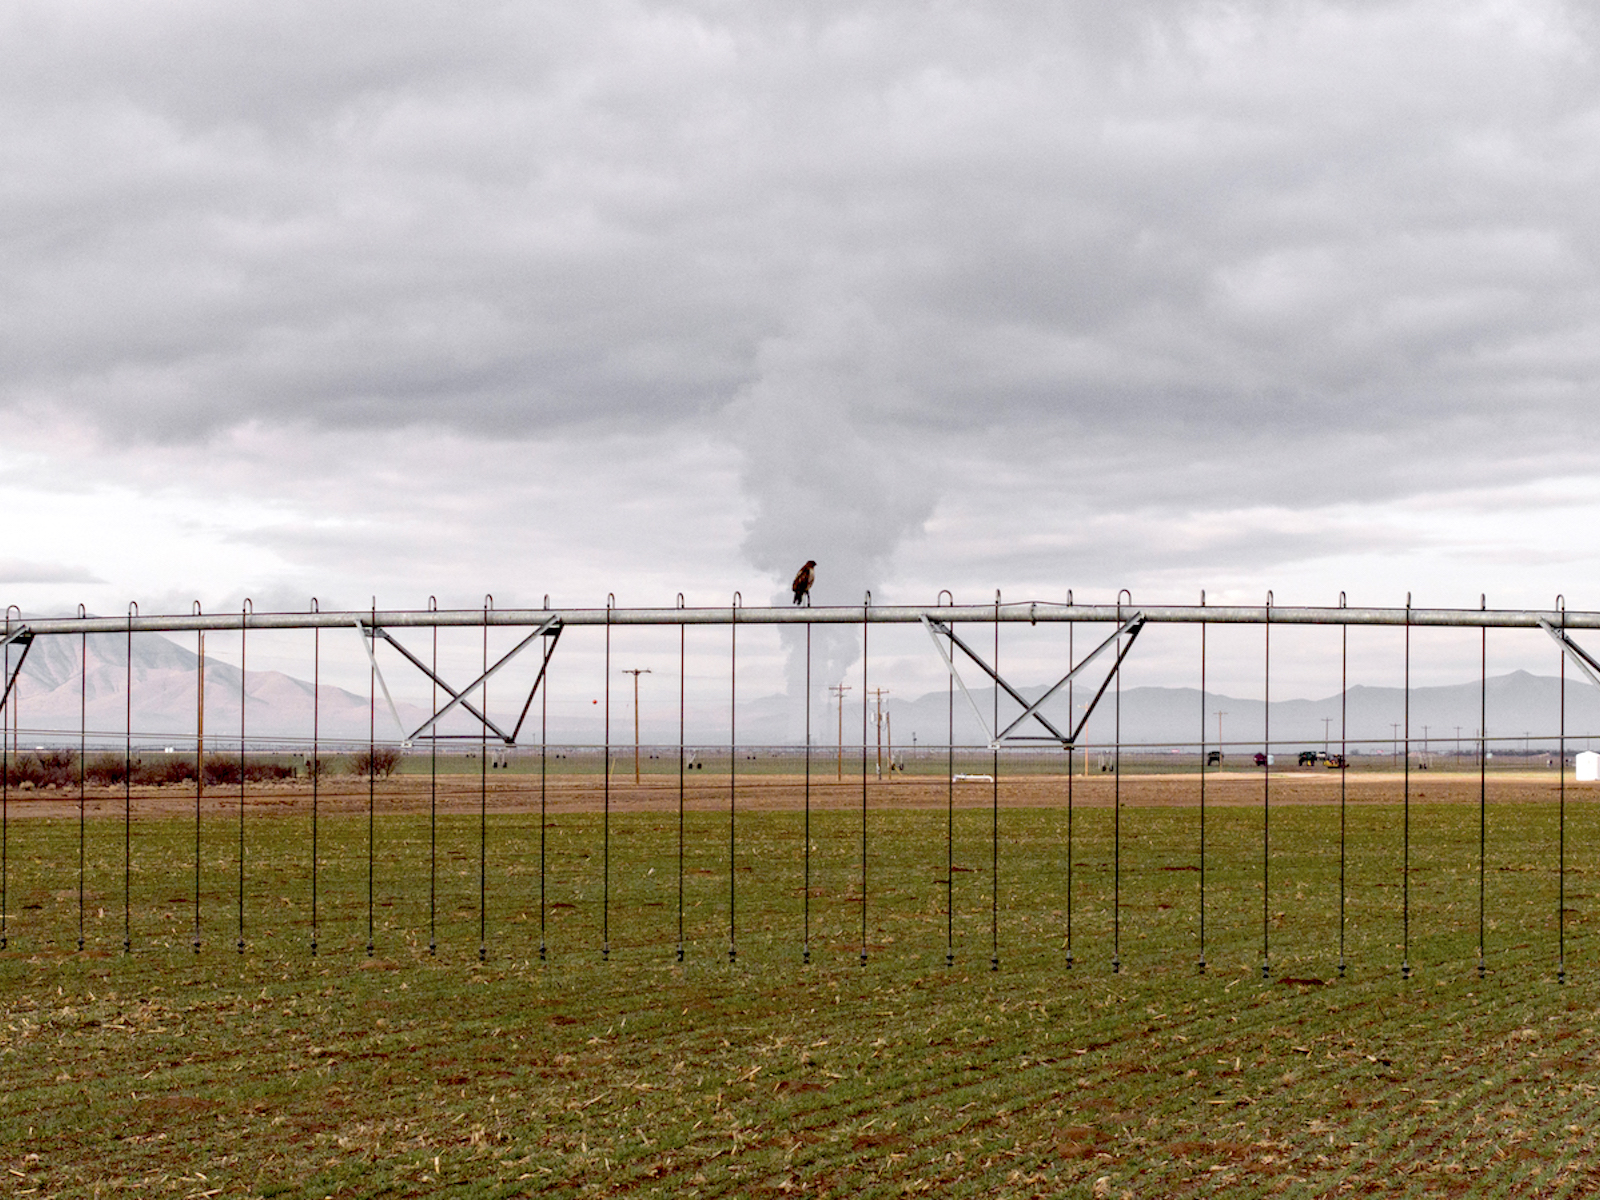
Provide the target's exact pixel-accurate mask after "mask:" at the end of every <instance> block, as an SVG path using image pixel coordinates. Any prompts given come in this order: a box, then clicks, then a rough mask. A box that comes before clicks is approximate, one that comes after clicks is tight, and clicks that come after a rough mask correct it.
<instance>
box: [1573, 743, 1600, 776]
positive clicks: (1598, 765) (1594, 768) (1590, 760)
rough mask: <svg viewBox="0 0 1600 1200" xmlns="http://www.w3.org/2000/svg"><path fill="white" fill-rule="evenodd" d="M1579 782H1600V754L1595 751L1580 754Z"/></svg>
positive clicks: (1584, 751)
mask: <svg viewBox="0 0 1600 1200" xmlns="http://www.w3.org/2000/svg"><path fill="white" fill-rule="evenodd" d="M1578 782H1579V783H1595V782H1600V754H1596V753H1595V752H1594V751H1593V750H1583V751H1580V752H1579V753H1578Z"/></svg>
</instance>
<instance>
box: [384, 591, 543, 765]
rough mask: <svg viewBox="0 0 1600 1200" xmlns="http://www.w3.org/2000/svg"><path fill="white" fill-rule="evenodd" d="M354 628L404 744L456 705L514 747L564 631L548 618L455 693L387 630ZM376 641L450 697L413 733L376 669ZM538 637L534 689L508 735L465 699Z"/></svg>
mask: <svg viewBox="0 0 1600 1200" xmlns="http://www.w3.org/2000/svg"><path fill="white" fill-rule="evenodd" d="M356 628H357V629H359V630H360V631H361V644H362V647H363V648H364V649H365V650H366V652H367V659H368V660H369V661H370V662H371V663H372V670H373V672H374V674H376V675H377V677H378V685H379V686H380V687H381V688H383V698H384V700H385V702H386V703H387V704H388V705H389V712H390V715H392V716H393V717H394V723H395V725H397V726H398V727H399V729H400V732H401V734H402V735H403V737H404V740H405V741H406V742H408V743H409V742H413V741H415V740H416V739H417V738H419V737H421V736H422V734H423V733H424V731H426V730H429V729H432V728H433V727H434V726H436V725H437V724H438V723H439V720H440V719H441V718H442V717H444V715H445V714H446V713H448V712H450V711H451V710H452V709H454V708H456V707H457V706H460V707H461V708H463V709H465V710H466V711H467V712H469V713H471V714H472V715H473V716H474V717H476V718H477V719H478V720H479V721H480V722H481V723H482V724H483V727H484V729H485V730H486V731H488V732H489V733H492V734H494V736H495V737H497V738H499V739H500V740H501V741H503V742H504V743H505V744H506V745H508V746H515V745H516V744H517V735H518V734H519V733H521V732H522V726H523V723H524V722H525V721H527V719H528V711H529V710H530V709H531V708H532V707H533V698H534V696H536V695H538V692H539V688H540V687H541V686H543V684H544V679H545V674H546V672H548V671H549V669H550V656H551V655H552V654H554V653H555V649H556V643H557V642H558V641H560V640H561V630H562V629H563V628H564V626H563V625H562V623H561V618H560V617H551V618H550V619H549V620H548V621H546V622H545V623H544V624H542V625H540V626H539V627H538V628H537V629H535V630H534V631H533V632H532V633H530V634H529V635H528V636H527V637H525V638H523V639H522V640H521V641H520V642H518V643H517V644H516V645H515V646H513V647H512V648H511V649H510V650H508V651H506V653H505V654H503V655H501V657H500V658H499V659H498V660H497V661H496V662H495V664H494V665H493V666H492V667H490V668H489V669H488V670H487V671H485V672H484V673H483V674H482V675H479V676H478V677H477V678H476V679H474V680H473V681H472V682H471V683H469V684H467V686H466V687H464V688H462V689H461V690H460V691H457V690H456V689H455V688H453V687H451V686H450V685H449V684H448V683H446V682H445V681H444V680H443V679H441V678H440V677H439V675H438V673H437V672H435V671H434V670H433V668H431V667H430V666H428V664H427V663H425V662H423V661H422V659H420V658H418V657H417V656H416V655H415V654H413V653H411V651H410V650H407V649H406V648H405V647H404V646H402V645H401V644H400V642H399V641H398V640H396V638H395V636H394V635H393V634H392V633H390V632H389V631H388V630H387V629H384V628H382V627H381V626H373V625H371V624H370V623H368V622H366V621H360V620H358V621H357V622H356ZM379 638H382V639H383V640H384V641H386V642H388V643H389V645H391V646H393V647H394V648H395V650H397V651H398V652H399V653H400V656H401V657H402V658H404V659H405V660H406V661H407V662H409V663H410V664H411V665H412V666H414V667H416V668H417V670H419V671H421V672H422V673H423V674H424V675H426V676H427V677H428V678H429V679H431V680H432V681H433V682H434V683H436V684H438V686H439V687H441V688H443V689H444V691H445V693H446V694H447V695H448V696H449V697H450V701H449V703H448V704H446V705H445V706H444V707H443V708H441V709H439V710H438V711H437V712H435V713H434V714H433V716H431V717H429V718H428V719H427V720H426V721H424V722H423V723H422V724H421V725H418V726H417V727H416V728H415V729H414V730H412V731H411V733H410V734H406V732H405V728H406V727H405V725H404V723H403V722H402V721H401V720H400V712H399V710H398V709H397V708H396V707H395V703H394V698H393V697H392V696H390V695H389V685H388V683H386V682H385V681H384V678H383V671H382V670H381V669H380V668H379V666H378V656H377V655H376V654H374V653H373V647H374V646H375V645H376V643H377V640H378V639H379ZM540 638H544V639H545V643H544V657H543V661H542V662H540V664H539V674H538V675H537V676H536V677H535V679H534V681H533V687H531V688H530V689H529V690H528V699H527V700H526V701H525V702H524V703H523V705H522V712H521V714H520V715H519V716H518V717H517V723H516V725H515V726H513V727H512V729H511V732H510V733H507V732H506V731H505V729H503V728H502V727H501V726H500V725H498V724H496V723H495V722H494V721H492V720H490V718H489V716H488V714H487V713H485V712H484V711H483V710H482V709H480V708H479V707H478V706H477V705H475V704H473V703H472V701H470V700H468V699H467V697H468V696H470V695H471V694H472V693H473V691H474V690H477V689H480V688H486V687H487V685H488V682H489V680H490V678H491V677H492V676H493V675H494V674H495V673H496V672H497V671H499V670H500V668H501V667H504V666H505V665H506V664H507V663H509V662H510V661H511V660H512V659H514V658H515V657H516V656H517V655H519V654H521V653H522V652H523V651H524V650H526V649H527V648H528V647H529V646H531V645H532V644H533V643H534V642H536V641H538V640H539V639H540ZM485 707H487V705H485ZM429 736H431V737H433V738H435V739H437V738H439V737H442V736H451V735H442V734H439V733H437V732H434V733H432V734H430V735H429ZM466 736H469V737H476V736H478V735H477V734H468V735H466Z"/></svg>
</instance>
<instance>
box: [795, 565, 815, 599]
mask: <svg viewBox="0 0 1600 1200" xmlns="http://www.w3.org/2000/svg"><path fill="white" fill-rule="evenodd" d="M816 565H817V564H816V560H815V559H809V558H808V559H807V560H806V565H805V566H803V567H801V568H800V569H799V570H798V571H796V572H795V576H794V583H792V584H791V585H790V586H791V587H793V588H794V602H795V603H796V604H799V603H800V601H801V600H805V601H806V602H807V603H810V601H811V585H812V583H814V582H815V581H816V578H817V573H816V572H815V571H813V570H812V569H811V568H812V567H814V566H816Z"/></svg>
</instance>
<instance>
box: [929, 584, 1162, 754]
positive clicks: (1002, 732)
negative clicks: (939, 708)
mask: <svg viewBox="0 0 1600 1200" xmlns="http://www.w3.org/2000/svg"><path fill="white" fill-rule="evenodd" d="M922 625H923V628H925V629H926V630H927V631H928V636H929V638H931V639H932V641H933V648H934V650H936V651H937V652H938V654H939V657H940V659H942V660H943V662H944V665H945V669H946V670H948V671H949V672H950V675H951V677H952V678H953V679H954V680H955V681H956V686H957V687H959V688H960V689H961V694H962V695H963V696H965V697H966V698H967V703H968V704H970V705H971V706H972V715H973V716H975V717H977V719H978V724H979V725H980V726H981V727H982V729H983V731H984V732H985V733H986V734H988V735H989V748H990V749H991V750H994V749H998V748H999V746H1000V745H1001V744H1002V743H1004V742H1008V741H1009V742H1044V741H1050V742H1057V743H1059V744H1060V745H1061V746H1063V747H1067V746H1073V745H1076V744H1077V741H1078V737H1079V735H1080V734H1082V733H1083V729H1084V726H1085V725H1087V724H1088V723H1089V717H1090V716H1091V715H1092V714H1093V713H1094V709H1095V705H1097V704H1099V703H1100V697H1102V696H1104V695H1105V692H1106V688H1107V687H1109V686H1110V684H1111V681H1112V680H1113V679H1114V678H1116V675H1117V672H1118V671H1119V670H1121V669H1122V660H1123V659H1124V658H1126V657H1127V656H1128V652H1129V651H1130V650H1132V649H1133V643H1134V640H1135V639H1136V638H1138V636H1139V632H1140V630H1142V629H1143V628H1144V626H1145V618H1144V615H1143V614H1142V613H1134V614H1133V616H1131V617H1129V618H1128V619H1127V620H1126V621H1124V622H1123V623H1122V624H1121V625H1119V626H1118V627H1117V630H1116V632H1115V633H1113V634H1112V635H1111V636H1110V637H1108V638H1106V640H1105V641H1103V642H1101V643H1100V644H1099V645H1098V646H1096V647H1095V648H1094V649H1093V650H1092V651H1090V653H1089V654H1088V655H1086V656H1085V657H1084V659H1083V661H1082V662H1080V663H1079V664H1078V665H1077V666H1075V667H1073V668H1072V669H1071V670H1070V671H1068V672H1067V673H1066V674H1065V675H1063V676H1062V677H1061V678H1060V679H1058V680H1057V681H1056V682H1055V683H1054V684H1053V685H1052V686H1050V687H1049V688H1047V689H1046V690H1045V693H1044V695H1042V696H1040V697H1039V698H1038V699H1037V700H1034V701H1032V702H1031V703H1030V702H1029V701H1028V700H1027V699H1025V698H1024V697H1023V696H1022V694H1021V693H1020V692H1018V691H1017V690H1016V689H1015V688H1014V687H1012V686H1011V685H1010V684H1009V683H1007V682H1006V681H1005V680H1004V679H1002V678H1001V677H1000V676H999V674H998V673H997V672H996V671H995V670H994V668H992V667H991V666H990V665H989V664H988V663H987V662H985V661H984V660H983V657H982V656H981V655H979V654H978V652H977V651H976V650H974V649H972V647H971V646H968V645H967V644H966V643H965V642H963V641H962V640H961V639H960V638H959V637H957V636H956V635H955V632H954V631H953V630H952V629H951V627H950V626H949V625H948V624H946V623H945V622H944V621H939V620H934V619H933V618H931V617H926V616H924V617H923V618H922ZM940 638H945V639H948V640H949V642H950V643H951V645H953V646H957V647H959V648H960V649H961V652H962V653H963V654H965V655H966V656H967V657H968V658H970V659H971V660H972V661H973V662H974V663H976V664H977V666H978V668H979V669H980V670H981V671H983V673H984V674H985V675H987V676H988V677H989V678H990V679H992V680H993V681H994V683H995V686H996V687H998V688H1001V689H1002V690H1004V691H1005V693H1006V695H1008V696H1010V697H1011V698H1012V699H1013V700H1015V701H1016V702H1017V703H1018V704H1020V705H1022V715H1021V716H1019V717H1017V718H1016V719H1015V720H1014V721H1012V722H1011V724H1009V725H1007V726H1006V727H1005V728H1004V729H999V730H994V729H990V728H989V722H988V721H986V720H985V719H984V716H983V712H982V710H981V709H979V707H978V702H977V701H976V700H975V699H973V696H972V693H971V692H969V691H968V690H967V684H966V681H965V680H963V679H962V678H961V672H960V671H958V670H957V669H956V665H955V662H954V660H953V658H952V656H951V655H949V654H947V653H946V652H945V647H944V643H943V642H941V641H940V640H939V639H940ZM1124 638H1126V641H1124V640H1123V639H1124ZM1119 643H1120V646H1119V649H1118V651H1117V656H1116V661H1115V662H1113V663H1112V664H1111V669H1110V670H1109V671H1108V672H1107V673H1106V677H1105V679H1104V680H1103V681H1102V682H1101V684H1100V688H1099V690H1098V691H1096V692H1095V694H1094V698H1093V699H1092V700H1090V701H1089V704H1088V706H1087V707H1086V708H1085V709H1084V713H1083V718H1082V720H1080V721H1079V722H1078V723H1077V725H1075V726H1073V727H1072V731H1071V733H1062V732H1061V730H1059V729H1057V728H1056V727H1055V726H1054V725H1052V724H1051V723H1050V722H1049V721H1048V720H1046V719H1045V716H1044V714H1043V713H1042V712H1040V711H1039V710H1040V709H1041V708H1043V707H1044V705H1045V703H1046V702H1047V701H1048V700H1049V699H1050V698H1051V697H1052V696H1054V695H1055V694H1056V693H1057V692H1058V691H1060V690H1061V689H1062V688H1063V687H1065V686H1066V685H1067V684H1068V683H1069V682H1071V681H1072V680H1073V679H1074V678H1076V677H1077V675H1078V673H1079V672H1080V671H1082V670H1084V669H1085V668H1086V667H1088V666H1089V664H1090V663H1092V662H1094V660H1095V659H1097V658H1099V657H1100V656H1101V655H1102V654H1104V653H1105V652H1106V651H1107V650H1109V649H1110V648H1111V647H1112V646H1113V645H1118V644H1119ZM1030 717H1031V718H1032V719H1033V720H1035V721H1037V722H1038V723H1039V724H1040V725H1042V726H1044V728H1045V729H1046V730H1048V731H1049V734H1050V736H1049V737H1040V736H1038V735H1034V736H1028V735H1025V734H1019V733H1017V732H1016V731H1017V729H1018V727H1020V726H1021V725H1022V724H1023V723H1024V722H1026V721H1027V720H1028V719H1029V718H1030ZM1068 724H1069V725H1071V718H1070V716H1069V718H1068Z"/></svg>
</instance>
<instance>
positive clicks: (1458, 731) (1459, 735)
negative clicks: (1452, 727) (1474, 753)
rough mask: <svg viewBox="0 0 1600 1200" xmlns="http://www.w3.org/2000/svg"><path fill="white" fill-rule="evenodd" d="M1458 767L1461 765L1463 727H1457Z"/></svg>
mask: <svg viewBox="0 0 1600 1200" xmlns="http://www.w3.org/2000/svg"><path fill="white" fill-rule="evenodd" d="M1456 765H1457V766H1460V765H1461V726H1459V725H1457V726H1456Z"/></svg>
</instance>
